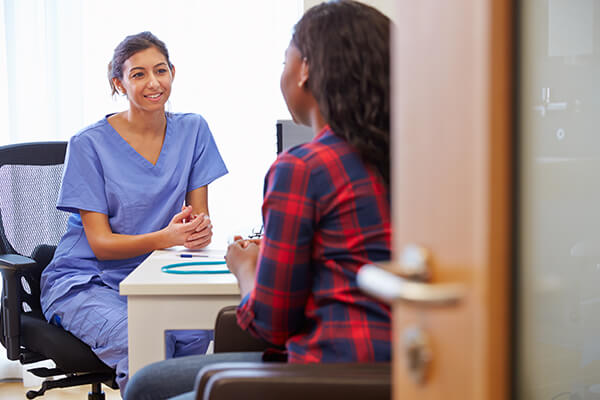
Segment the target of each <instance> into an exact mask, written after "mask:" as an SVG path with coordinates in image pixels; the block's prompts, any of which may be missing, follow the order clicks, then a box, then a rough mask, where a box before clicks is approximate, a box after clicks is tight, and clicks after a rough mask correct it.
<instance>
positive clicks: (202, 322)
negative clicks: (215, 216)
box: [119, 247, 240, 376]
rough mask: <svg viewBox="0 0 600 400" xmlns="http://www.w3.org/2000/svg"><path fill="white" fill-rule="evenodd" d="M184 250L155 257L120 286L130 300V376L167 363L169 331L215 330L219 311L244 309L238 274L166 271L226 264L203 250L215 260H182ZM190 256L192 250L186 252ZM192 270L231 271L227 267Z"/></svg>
mask: <svg viewBox="0 0 600 400" xmlns="http://www.w3.org/2000/svg"><path fill="white" fill-rule="evenodd" d="M182 251H183V248H182V247H179V248H172V249H166V250H157V251H155V252H153V253H152V254H151V255H150V256H149V257H148V258H147V259H146V260H145V261H144V262H143V263H141V264H140V265H139V266H138V267H137V268H136V269H135V270H134V271H133V272H132V273H131V274H129V276H127V277H126V278H125V279H124V280H123V281H122V282H121V284H120V286H119V292H120V293H121V295H124V296H127V310H128V318H129V321H128V326H129V328H128V329H129V376H133V374H134V373H135V372H136V371H137V370H139V369H140V368H142V367H144V366H145V365H148V364H150V363H153V362H155V361H159V360H164V359H165V330H171V329H214V326H215V318H216V316H217V313H218V311H219V310H220V309H221V308H223V307H225V306H229V305H234V304H238V303H239V301H240V294H239V293H240V292H239V288H238V285H237V280H236V279H235V277H234V276H233V274H230V273H229V274H214V275H196V274H194V275H178V274H167V273H164V272H162V271H161V270H160V269H161V267H162V266H164V265H167V264H173V263H180V262H189V261H205V260H211V259H221V260H222V259H223V255H224V254H225V252H224V251H223V250H220V251H218V250H201V251H196V252H195V253H199V254H208V255H209V256H210V257H211V258H192V259H190V258H181V257H179V256H178V254H179V253H181V252H182ZM185 252H186V253H190V252H189V251H185ZM189 268H191V269H201V268H204V269H213V270H214V269H227V266H226V265H224V264H223V265H210V266H194V267H189Z"/></svg>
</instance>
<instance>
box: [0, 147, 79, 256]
mask: <svg viewBox="0 0 600 400" xmlns="http://www.w3.org/2000/svg"><path fill="white" fill-rule="evenodd" d="M66 146H67V144H66V142H51V143H29V144H27V143H25V144H17V145H12V146H5V147H3V148H2V149H0V188H2V190H1V191H0V229H1V231H0V246H2V247H3V248H2V247H0V251H1V252H2V253H4V254H10V253H16V254H21V255H24V256H27V257H31V255H32V254H33V252H34V249H35V247H36V246H37V244H39V243H44V244H47V245H50V246H56V244H58V241H59V240H60V238H61V237H62V235H63V234H64V233H65V231H66V226H67V218H68V213H65V212H61V211H58V210H57V209H56V199H57V197H58V191H59V189H60V183H61V179H62V171H63V162H64V159H65V151H66Z"/></svg>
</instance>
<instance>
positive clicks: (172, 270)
mask: <svg viewBox="0 0 600 400" xmlns="http://www.w3.org/2000/svg"><path fill="white" fill-rule="evenodd" d="M223 264H226V262H225V261H195V262H184V263H176V264H167V265H164V266H162V267H161V268H160V270H161V271H162V272H164V273H167V274H180V275H191V274H199V275H214V274H229V273H230V271H229V270H228V269H215V270H208V271H204V270H199V269H185V270H182V269H179V268H181V267H189V266H191V265H223Z"/></svg>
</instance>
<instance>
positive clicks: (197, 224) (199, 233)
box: [165, 205, 213, 249]
mask: <svg viewBox="0 0 600 400" xmlns="http://www.w3.org/2000/svg"><path fill="white" fill-rule="evenodd" d="M165 231H166V233H167V235H168V236H169V238H170V241H171V243H172V246H181V245H182V246H184V247H186V248H188V249H201V248H203V247H206V246H208V245H209V244H210V242H211V239H212V235H213V232H212V223H211V221H210V217H209V216H208V215H206V214H204V213H200V214H194V213H193V209H192V206H189V205H188V206H183V207H182V208H181V212H180V213H178V214H176V215H175V216H174V217H173V219H171V222H170V223H169V225H168V226H167V227H166V228H165Z"/></svg>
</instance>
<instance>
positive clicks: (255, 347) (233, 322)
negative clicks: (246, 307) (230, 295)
mask: <svg viewBox="0 0 600 400" xmlns="http://www.w3.org/2000/svg"><path fill="white" fill-rule="evenodd" d="M236 310H237V307H236V306H227V307H224V308H222V309H221V310H220V311H219V314H218V315H217V319H216V321H215V343H214V352H215V353H228V352H237V351H264V350H266V349H267V348H269V347H273V346H270V345H269V343H267V342H265V341H264V340H261V339H257V338H255V337H254V336H252V335H251V334H250V333H248V332H246V331H245V330H243V329H242V328H240V327H239V326H238V324H237V315H236Z"/></svg>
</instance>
